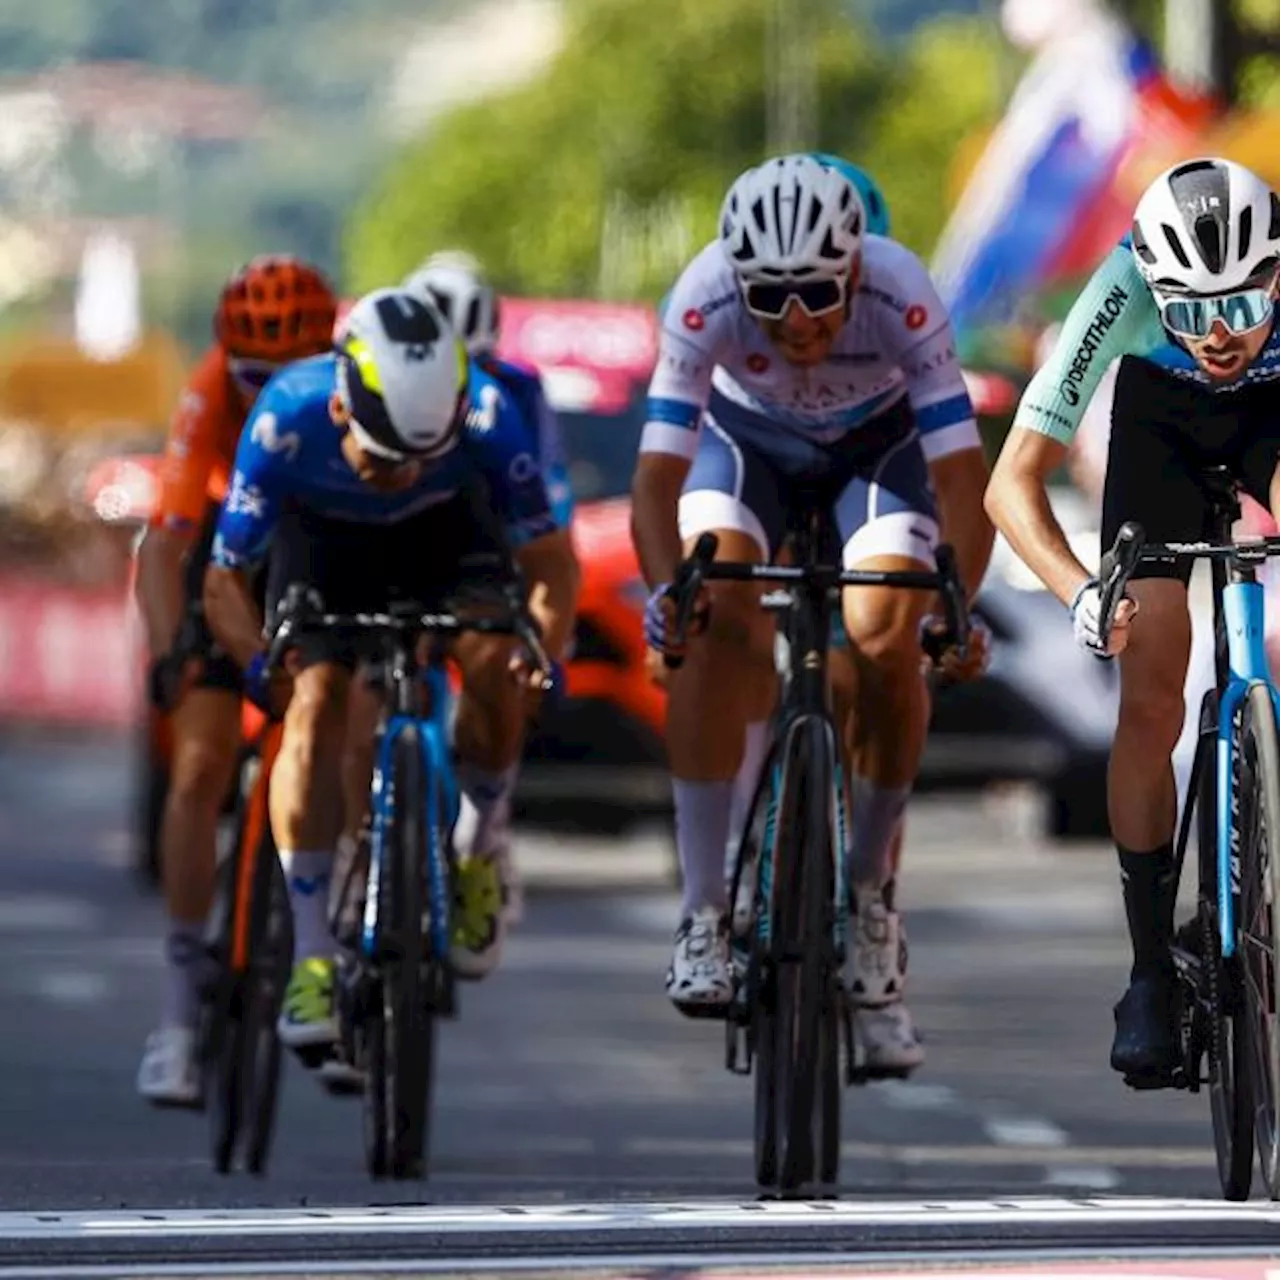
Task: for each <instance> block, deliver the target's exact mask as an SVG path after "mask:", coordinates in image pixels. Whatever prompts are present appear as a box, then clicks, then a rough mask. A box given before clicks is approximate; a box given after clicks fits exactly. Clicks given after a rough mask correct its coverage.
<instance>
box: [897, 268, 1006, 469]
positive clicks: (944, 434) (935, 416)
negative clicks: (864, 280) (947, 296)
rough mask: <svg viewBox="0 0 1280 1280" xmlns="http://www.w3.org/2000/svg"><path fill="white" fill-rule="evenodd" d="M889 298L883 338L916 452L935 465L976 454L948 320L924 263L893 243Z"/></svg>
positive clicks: (969, 409)
mask: <svg viewBox="0 0 1280 1280" xmlns="http://www.w3.org/2000/svg"><path fill="white" fill-rule="evenodd" d="M894 250H895V251H896V252H894V254H893V257H892V259H891V267H892V272H893V293H894V294H895V296H898V297H900V298H901V299H902V302H903V305H901V306H900V307H894V308H891V309H890V308H886V310H885V311H884V316H885V320H884V324H885V326H886V327H887V332H886V333H885V334H884V338H885V340H886V345H887V346H888V348H889V350H890V351H892V352H893V353H894V358H895V359H896V361H897V364H898V368H899V369H901V370H902V376H903V377H904V378H905V379H906V383H907V398H908V399H909V400H910V402H911V409H912V412H913V413H914V414H915V419H916V426H917V427H918V428H919V431H920V447H921V449H922V450H923V451H924V456H925V458H926V459H927V460H928V461H930V462H934V461H936V460H937V459H938V458H945V457H946V456H947V455H948V454H952V453H960V452H961V451H962V450H965V449H980V448H981V447H982V440H981V437H980V436H979V435H978V423H977V420H976V418H975V417H974V412H973V402H972V400H970V398H969V389H968V387H966V386H965V381H964V374H963V373H962V372H961V370H960V359H959V357H958V356H957V354H956V339H955V333H954V331H953V330H952V328H951V317H950V316H949V315H948V314H947V309H946V307H945V306H943V304H942V299H941V298H939V297H938V291H937V289H935V288H934V285H933V281H932V280H931V279H930V278H929V272H928V271H927V270H926V268H925V265H924V263H923V262H921V261H920V259H919V258H917V257H916V255H915V254H914V253H912V252H911V251H910V250H909V249H907V248H905V247H904V246H902V245H898V244H896V243H894Z"/></svg>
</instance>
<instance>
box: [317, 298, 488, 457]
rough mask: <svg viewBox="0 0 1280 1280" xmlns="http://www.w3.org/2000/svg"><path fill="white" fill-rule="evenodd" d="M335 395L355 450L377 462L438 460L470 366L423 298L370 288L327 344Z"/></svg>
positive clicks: (454, 433) (452, 438)
mask: <svg viewBox="0 0 1280 1280" xmlns="http://www.w3.org/2000/svg"><path fill="white" fill-rule="evenodd" d="M334 348H335V350H336V352H337V387H336V390H337V393H338V398H339V400H340V401H341V402H342V404H343V406H344V407H345V408H346V410H347V414H348V428H349V430H350V431H351V434H352V435H353V436H354V437H355V439H356V442H357V443H358V444H359V445H360V447H361V448H362V449H364V450H366V451H367V452H369V453H372V454H374V455H376V456H377V457H380V458H386V459H389V460H393V461H401V460H403V459H405V458H427V459H430V458H439V457H441V456H442V455H443V454H445V453H448V452H449V450H450V449H452V448H453V447H454V445H455V444H457V442H458V439H459V437H460V435H461V432H462V424H463V410H464V409H465V407H466V396H467V389H468V378H469V369H468V365H467V353H466V351H465V349H464V348H463V346H462V343H461V341H460V340H459V338H458V337H457V335H456V334H455V333H454V331H453V330H452V329H451V328H450V327H449V322H448V321H447V320H446V319H445V318H444V316H443V315H442V314H441V313H440V308H439V307H438V306H437V305H436V304H435V303H434V302H433V301H432V300H431V299H430V298H420V297H418V296H417V295H416V294H413V293H410V292H409V291H408V290H406V289H375V290H374V291H373V292H372V293H367V294H365V296H364V297H363V298H361V299H360V300H359V301H358V302H357V303H356V304H355V306H353V307H352V308H351V310H350V311H348V312H347V314H346V316H344V317H343V319H342V322H341V324H340V325H339V327H338V332H337V334H336V335H335V339H334Z"/></svg>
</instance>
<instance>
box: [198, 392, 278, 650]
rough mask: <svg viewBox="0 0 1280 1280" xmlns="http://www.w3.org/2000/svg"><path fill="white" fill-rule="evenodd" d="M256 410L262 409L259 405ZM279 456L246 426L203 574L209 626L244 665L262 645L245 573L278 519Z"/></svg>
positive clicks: (258, 617) (259, 622)
mask: <svg viewBox="0 0 1280 1280" xmlns="http://www.w3.org/2000/svg"><path fill="white" fill-rule="evenodd" d="M266 398H267V397H266V395H264V396H263V397H262V399H263V400H266ZM261 403H262V401H259V404H260V405H261ZM257 412H258V413H261V412H263V408H259V409H258V411H257ZM256 416H257V415H256V414H255V417H256ZM252 421H253V420H252V419H251V424H252ZM282 457H283V455H281V454H278V453H271V452H268V451H267V450H265V449H263V448H262V447H261V445H259V444H258V443H256V442H255V441H254V439H253V431H252V426H251V425H250V426H248V427H246V429H245V431H244V433H243V434H242V435H241V437H240V446H239V448H238V450H237V451H236V467H235V471H234V473H233V474H232V477H231V484H230V486H229V487H228V490H227V497H226V501H225V502H224V503H223V504H222V510H221V511H220V512H219V514H218V527H217V531H216V533H215V534H214V539H213V552H212V554H211V556H210V564H209V568H208V570H207V571H206V573H205V578H204V608H205V619H206V621H207V622H208V624H209V630H210V631H212V632H213V635H214V637H215V639H216V640H217V641H218V643H219V644H220V645H222V647H223V648H224V649H226V651H227V652H228V653H229V654H230V655H231V656H232V657H233V658H234V659H235V661H236V662H237V663H239V665H240V666H241V667H242V668H244V667H247V666H248V665H249V663H250V662H252V661H253V658H254V655H255V654H257V653H259V652H261V651H262V650H263V648H264V647H265V645H264V642H263V636H262V614H261V612H260V610H259V609H258V605H257V602H256V601H255V600H254V597H253V592H252V590H251V588H250V585H249V575H250V572H251V571H252V570H253V568H254V567H255V566H256V565H257V564H258V562H259V561H260V560H261V559H262V557H263V556H264V555H265V554H266V550H267V546H268V544H269V542H270V540H271V535H272V534H273V533H274V532H275V528H276V525H277V524H278V523H279V519H280V510H281V506H282V496H283V493H284V488H285V480H284V476H283V474H282V472H283V470H284V468H285V467H286V465H287V464H286V463H285V462H284V461H282Z"/></svg>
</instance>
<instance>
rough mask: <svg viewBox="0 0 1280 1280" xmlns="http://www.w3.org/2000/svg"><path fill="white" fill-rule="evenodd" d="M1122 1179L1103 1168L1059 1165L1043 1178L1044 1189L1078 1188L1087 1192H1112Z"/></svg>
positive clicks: (1114, 1171) (1113, 1172)
mask: <svg viewBox="0 0 1280 1280" xmlns="http://www.w3.org/2000/svg"><path fill="white" fill-rule="evenodd" d="M1122 1180H1123V1179H1122V1178H1121V1177H1120V1174H1119V1172H1118V1171H1117V1170H1115V1169H1107V1168H1104V1167H1101V1166H1099V1167H1096V1168H1080V1167H1077V1166H1076V1165H1061V1166H1059V1167H1057V1168H1054V1169H1050V1170H1049V1171H1048V1172H1047V1173H1046V1174H1045V1176H1044V1185H1045V1186H1046V1187H1079V1188H1081V1189H1085V1190H1089V1191H1112V1190H1114V1189H1115V1188H1116V1187H1118V1186H1119V1185H1120V1183H1121V1181H1122Z"/></svg>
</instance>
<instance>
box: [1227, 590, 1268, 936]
mask: <svg viewBox="0 0 1280 1280" xmlns="http://www.w3.org/2000/svg"><path fill="white" fill-rule="evenodd" d="M1222 613H1223V618H1224V621H1225V623H1226V632H1227V665H1228V679H1227V685H1226V688H1225V689H1224V690H1223V694H1222V702H1221V705H1220V706H1219V708H1218V920H1219V929H1220V932H1221V943H1222V954H1223V955H1224V956H1232V955H1234V954H1235V911H1234V903H1233V881H1237V880H1238V879H1239V877H1238V875H1237V874H1236V873H1235V864H1236V861H1237V859H1238V857H1239V853H1238V851H1237V850H1234V849H1232V847H1231V833H1232V831H1233V829H1234V823H1233V822H1232V816H1231V815H1232V808H1231V806H1232V802H1233V800H1234V781H1233V778H1232V769H1231V744H1232V723H1233V721H1234V719H1235V715H1236V712H1237V711H1238V710H1239V708H1240V704H1241V702H1243V701H1244V698H1245V695H1246V694H1247V693H1248V691H1249V688H1250V687H1251V686H1252V685H1253V684H1255V683H1258V682H1262V683H1265V684H1266V685H1267V687H1268V689H1270V691H1271V696H1272V699H1273V701H1275V700H1276V691H1275V690H1274V688H1272V687H1271V682H1270V680H1269V678H1268V675H1267V652H1266V647H1265V645H1264V643H1263V636H1264V629H1263V617H1264V606H1263V595H1262V584H1261V583H1260V582H1257V581H1252V582H1250V581H1245V582H1230V583H1228V584H1227V585H1226V586H1225V587H1224V588H1223V590H1222ZM1277 705H1280V703H1278V704H1277Z"/></svg>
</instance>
